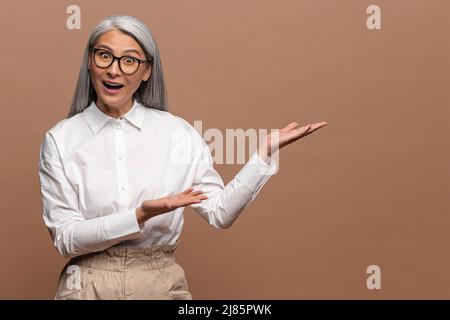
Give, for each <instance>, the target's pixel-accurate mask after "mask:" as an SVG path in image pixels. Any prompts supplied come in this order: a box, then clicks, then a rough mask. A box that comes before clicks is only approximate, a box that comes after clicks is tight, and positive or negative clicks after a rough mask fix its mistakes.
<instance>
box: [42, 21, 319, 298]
mask: <svg viewBox="0 0 450 320" xmlns="http://www.w3.org/2000/svg"><path fill="white" fill-rule="evenodd" d="M324 125H326V123H325V122H319V123H314V124H310V125H307V126H304V127H301V128H298V124H297V123H295V122H293V123H291V124H289V125H288V126H287V127H285V128H283V129H281V130H279V135H278V137H277V138H276V139H275V138H274V136H272V135H271V134H268V135H267V136H266V138H265V139H264V142H263V143H261V144H260V146H259V148H258V150H257V152H255V153H254V154H253V156H252V157H251V158H250V160H249V162H248V163H246V164H245V165H244V167H243V168H242V169H241V171H240V172H239V173H238V174H237V175H236V176H235V177H234V178H233V179H232V180H231V181H230V182H229V183H228V184H227V185H226V186H225V185H224V183H223V180H222V179H221V177H220V175H219V174H218V173H217V172H216V171H215V169H214V168H213V160H212V157H211V153H210V151H209V148H208V145H207V144H206V143H205V142H204V141H203V139H202V137H201V136H200V135H199V134H198V133H197V131H196V130H195V129H194V128H193V127H192V126H191V125H190V124H189V123H188V122H186V121H185V120H183V119H182V118H180V117H178V116H175V115H173V114H171V113H170V112H168V111H167V109H166V89H165V85H164V77H163V72H162V65H161V60H160V56H159V50H158V47H157V45H156V43H155V40H154V38H153V36H152V33H151V31H150V30H149V29H148V27H147V26H146V25H145V24H144V23H143V22H141V21H140V20H138V19H137V18H135V17H131V16H111V17H108V18H106V19H105V20H103V21H102V22H101V23H100V24H99V25H98V26H97V27H96V28H95V29H94V30H93V32H92V34H91V35H90V38H89V41H88V44H87V47H86V50H85V52H84V60H83V63H82V65H81V70H80V74H79V78H78V83H77V87H76V91H75V94H74V97H73V101H72V106H71V109H70V113H69V115H68V117H67V119H63V120H62V121H60V122H58V123H57V124H56V125H55V126H54V127H52V128H51V129H50V130H48V131H47V132H46V134H45V136H44V139H43V142H42V145H41V150H40V167H39V178H40V183H41V193H42V203H43V218H44V222H45V225H46V226H47V228H48V230H49V232H50V234H51V237H52V239H53V243H54V245H55V247H56V248H57V250H58V251H59V252H60V253H61V254H62V255H64V256H65V257H67V258H70V261H69V262H68V263H67V264H66V265H65V267H64V268H63V270H62V272H61V274H60V277H59V281H58V284H57V291H56V295H55V299H192V295H191V294H190V292H189V290H188V284H187V281H186V278H185V273H184V270H183V268H182V267H181V266H180V265H179V264H178V263H177V262H176V261H175V258H174V254H173V252H174V251H175V249H176V247H177V246H178V245H179V241H178V238H179V236H180V233H181V229H182V227H183V210H184V208H185V207H186V206H191V207H192V208H193V209H194V210H195V211H196V212H198V213H199V214H200V215H201V216H202V217H203V218H204V219H205V220H206V221H208V223H209V224H211V225H212V226H214V227H216V228H220V229H223V228H228V227H230V226H231V225H232V223H233V222H234V220H235V219H236V218H237V217H238V215H239V214H240V213H241V212H242V211H243V209H244V208H245V207H246V206H247V205H248V204H249V203H250V202H251V201H252V200H253V199H254V198H255V197H256V194H257V193H258V191H259V190H260V189H261V187H262V186H263V184H264V183H265V182H266V181H267V179H268V178H269V177H270V175H271V174H272V173H273V172H274V171H275V169H276V167H277V165H276V163H275V160H273V159H272V157H271V152H272V151H273V150H277V149H280V148H282V147H283V146H285V145H288V144H290V143H292V142H293V141H296V140H298V139H299V138H301V137H303V136H305V135H307V134H309V133H311V132H313V131H315V130H317V129H318V128H320V127H322V126H324ZM175 133H177V134H175ZM180 133H181V134H180ZM180 139H181V140H180ZM180 141H182V142H180ZM180 150H181V151H182V152H181V153H182V154H183V157H182V158H183V159H184V160H183V161H177V160H176V159H178V158H177V155H179V154H178V153H179V152H180Z"/></svg>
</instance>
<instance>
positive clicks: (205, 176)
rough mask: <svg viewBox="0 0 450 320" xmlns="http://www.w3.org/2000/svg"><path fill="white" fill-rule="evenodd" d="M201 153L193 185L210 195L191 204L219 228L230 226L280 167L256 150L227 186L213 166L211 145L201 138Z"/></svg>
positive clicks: (195, 188)
mask: <svg viewBox="0 0 450 320" xmlns="http://www.w3.org/2000/svg"><path fill="white" fill-rule="evenodd" d="M202 145H203V147H202V152H201V156H200V161H199V162H198V164H197V167H196V171H195V176H194V182H193V188H194V190H202V191H203V192H204V194H205V195H207V196H208V199H207V200H203V201H202V202H201V203H196V204H192V205H191V207H192V208H193V209H194V210H195V211H196V212H197V213H199V214H200V215H201V216H202V217H203V218H204V219H205V220H206V221H208V222H209V224H211V225H212V226H214V227H216V228H218V229H226V228H229V227H230V226H231V225H232V224H233V222H234V221H235V220H236V218H237V217H238V216H239V214H240V213H241V212H242V211H243V210H244V209H245V207H247V206H248V204H249V203H250V202H252V201H253V199H254V198H255V197H256V195H257V194H258V193H259V191H260V190H261V188H262V187H263V185H264V184H265V183H266V182H267V180H268V179H269V178H270V177H271V175H273V174H274V172H275V171H276V169H277V164H276V162H275V160H273V159H270V162H269V163H266V162H265V161H264V160H262V159H261V158H260V157H259V156H258V154H257V153H256V152H255V153H254V154H253V155H252V157H251V158H250V159H249V161H248V162H247V163H246V164H245V165H244V166H243V167H242V169H241V170H240V171H239V172H238V174H237V175H236V176H235V177H234V178H233V179H232V180H231V181H230V182H229V183H228V184H227V185H226V186H225V185H224V183H223V180H222V178H221V177H220V175H219V173H218V172H217V171H216V170H215V169H214V166H213V159H212V156H211V152H210V150H209V148H208V145H207V144H206V143H205V142H204V141H202Z"/></svg>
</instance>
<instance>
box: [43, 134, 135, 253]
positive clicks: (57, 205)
mask: <svg viewBox="0 0 450 320" xmlns="http://www.w3.org/2000/svg"><path fill="white" fill-rule="evenodd" d="M60 159H61V158H60V155H59V153H58V148H57V145H56V143H55V141H54V139H53V137H52V135H51V134H50V133H48V132H47V133H46V135H45V137H44V140H43V142H42V145H41V148H40V161H39V180H40V186H41V195H42V207H43V219H44V222H45V225H46V226H47V228H48V230H49V232H50V235H51V237H52V239H53V244H54V246H55V247H56V249H57V250H58V251H59V252H60V253H61V254H62V255H63V256H65V257H68V258H72V257H75V256H78V255H81V254H85V253H89V252H95V251H101V250H104V249H107V248H108V247H110V246H112V245H114V244H117V243H119V242H121V241H124V240H127V239H136V238H139V237H141V235H142V232H143V226H141V225H139V224H138V222H137V218H136V214H135V209H124V210H123V211H121V212H116V213H113V214H110V215H106V216H102V217H97V218H94V219H86V218H85V216H84V215H83V213H82V212H80V210H79V206H78V197H77V193H76V191H75V189H74V187H73V186H72V185H71V183H70V182H69V181H68V179H67V177H66V175H65V172H64V169H63V165H62V162H61V160H60Z"/></svg>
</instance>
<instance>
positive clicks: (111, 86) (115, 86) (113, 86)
mask: <svg viewBox="0 0 450 320" xmlns="http://www.w3.org/2000/svg"><path fill="white" fill-rule="evenodd" d="M102 82H103V86H104V87H105V88H106V89H107V90H108V91H113V92H115V91H119V90H120V89H122V88H123V84H120V83H116V82H110V81H102Z"/></svg>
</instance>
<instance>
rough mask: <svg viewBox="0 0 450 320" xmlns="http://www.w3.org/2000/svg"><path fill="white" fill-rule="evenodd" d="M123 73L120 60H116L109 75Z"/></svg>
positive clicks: (110, 67) (109, 70) (109, 69)
mask: <svg viewBox="0 0 450 320" xmlns="http://www.w3.org/2000/svg"><path fill="white" fill-rule="evenodd" d="M121 72H122V71H121V70H120V66H119V59H114V60H113V63H112V64H111V65H110V66H109V68H108V74H109V75H111V76H114V75H118V74H120V73H121Z"/></svg>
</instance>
